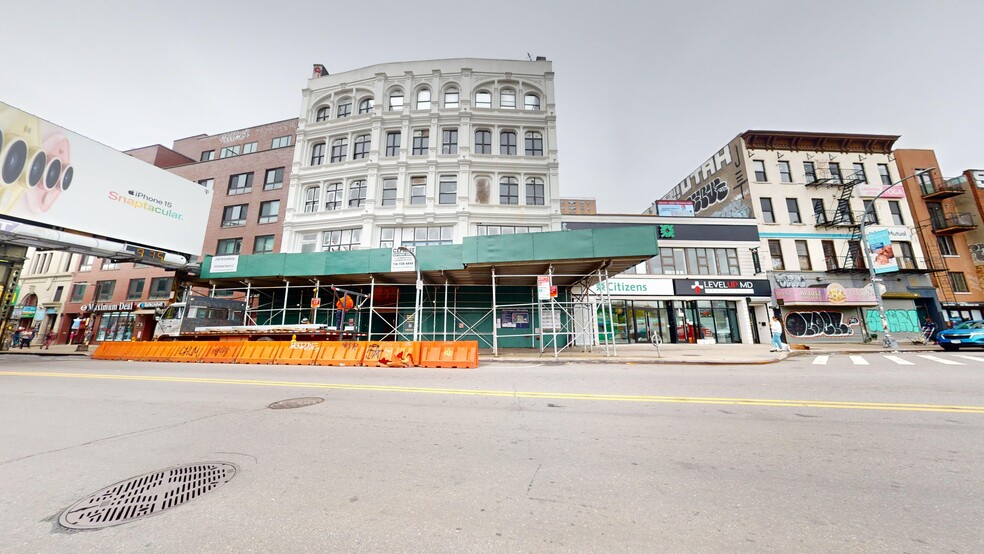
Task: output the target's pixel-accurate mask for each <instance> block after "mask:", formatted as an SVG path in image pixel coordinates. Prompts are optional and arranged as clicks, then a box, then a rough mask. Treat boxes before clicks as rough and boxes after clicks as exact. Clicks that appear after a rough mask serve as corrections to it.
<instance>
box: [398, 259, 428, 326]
mask: <svg viewBox="0 0 984 554" xmlns="http://www.w3.org/2000/svg"><path fill="white" fill-rule="evenodd" d="M396 250H397V251H398V252H404V253H406V254H410V256H412V257H413V269H414V271H416V272H417V282H416V285H415V286H414V289H415V290H414V297H413V341H414V342H417V341H419V340H420V325H421V321H420V317H421V311H422V310H421V304H423V300H424V282H423V281H422V280H421V279H420V263H419V262H418V261H417V255H416V254H414V252H413V250H410V249H409V248H407V247H406V246H400V247H397V249H396Z"/></svg>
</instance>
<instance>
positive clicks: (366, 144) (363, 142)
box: [352, 135, 372, 160]
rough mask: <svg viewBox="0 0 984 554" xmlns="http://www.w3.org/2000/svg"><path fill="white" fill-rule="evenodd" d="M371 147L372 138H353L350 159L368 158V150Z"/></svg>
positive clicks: (365, 136)
mask: <svg viewBox="0 0 984 554" xmlns="http://www.w3.org/2000/svg"><path fill="white" fill-rule="evenodd" d="M371 146H372V138H370V137H369V135H359V136H357V137H355V145H354V147H353V148H352V159H353V160H361V159H362V158H366V157H368V156H369V148H370V147H371Z"/></svg>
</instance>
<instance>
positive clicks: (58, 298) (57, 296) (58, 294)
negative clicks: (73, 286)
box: [51, 286, 65, 302]
mask: <svg viewBox="0 0 984 554" xmlns="http://www.w3.org/2000/svg"><path fill="white" fill-rule="evenodd" d="M63 292H65V287H63V286H57V287H55V295H54V296H53V297H52V298H51V299H52V300H54V301H55V302H60V301H61V297H62V293H63Z"/></svg>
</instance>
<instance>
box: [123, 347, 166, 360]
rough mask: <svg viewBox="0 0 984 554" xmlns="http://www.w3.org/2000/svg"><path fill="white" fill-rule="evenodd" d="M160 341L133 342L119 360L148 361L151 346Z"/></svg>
mask: <svg viewBox="0 0 984 554" xmlns="http://www.w3.org/2000/svg"><path fill="white" fill-rule="evenodd" d="M158 344H160V343H156V342H135V343H133V344H132V345H131V346H130V348H127V349H126V352H124V353H123V356H122V357H121V358H120V359H121V360H133V361H137V362H149V361H151V360H150V351H151V348H152V347H154V346H155V345H158Z"/></svg>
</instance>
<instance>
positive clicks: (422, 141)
mask: <svg viewBox="0 0 984 554" xmlns="http://www.w3.org/2000/svg"><path fill="white" fill-rule="evenodd" d="M429 142H430V131H429V130H428V129H417V130H416V131H414V132H413V150H412V151H411V154H412V155H414V156H425V155H427V149H428V148H429V144H428V143H429Z"/></svg>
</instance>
